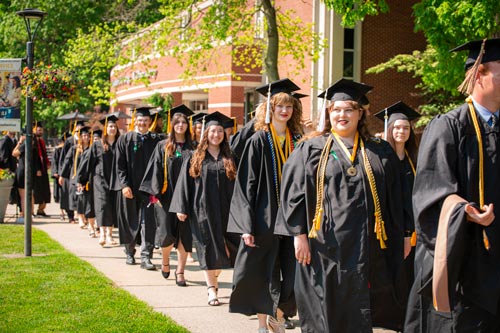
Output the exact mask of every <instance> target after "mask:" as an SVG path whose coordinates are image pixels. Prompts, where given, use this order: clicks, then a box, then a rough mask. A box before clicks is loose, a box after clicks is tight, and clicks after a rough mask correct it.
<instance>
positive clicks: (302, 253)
mask: <svg viewBox="0 0 500 333" xmlns="http://www.w3.org/2000/svg"><path fill="white" fill-rule="evenodd" d="M293 246H294V247H295V259H297V261H298V262H299V264H302V265H304V266H305V265H309V264H310V263H311V250H310V249H309V241H308V240H307V235H306V234H302V235H298V236H295V237H294V238H293Z"/></svg>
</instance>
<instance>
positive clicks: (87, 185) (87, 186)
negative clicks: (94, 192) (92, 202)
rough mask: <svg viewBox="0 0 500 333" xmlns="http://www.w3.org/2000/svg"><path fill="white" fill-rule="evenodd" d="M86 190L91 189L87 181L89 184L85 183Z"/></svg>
mask: <svg viewBox="0 0 500 333" xmlns="http://www.w3.org/2000/svg"><path fill="white" fill-rule="evenodd" d="M85 191H87V192H88V191H89V182H87V184H85Z"/></svg>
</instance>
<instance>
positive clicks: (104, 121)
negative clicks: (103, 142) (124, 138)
mask: <svg viewBox="0 0 500 333" xmlns="http://www.w3.org/2000/svg"><path fill="white" fill-rule="evenodd" d="M117 121H118V117H117V116H115V115H114V114H108V115H107V116H105V117H104V118H102V119H101V120H99V122H100V123H101V124H102V125H103V131H102V134H103V135H104V136H106V135H107V130H108V123H116V122H117Z"/></svg>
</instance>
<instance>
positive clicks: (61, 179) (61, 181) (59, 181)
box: [57, 177, 64, 186]
mask: <svg viewBox="0 0 500 333" xmlns="http://www.w3.org/2000/svg"><path fill="white" fill-rule="evenodd" d="M57 183H58V184H59V186H63V184H64V178H63V177H59V178H57Z"/></svg>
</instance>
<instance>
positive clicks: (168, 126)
mask: <svg viewBox="0 0 500 333" xmlns="http://www.w3.org/2000/svg"><path fill="white" fill-rule="evenodd" d="M167 133H170V109H168V112H167Z"/></svg>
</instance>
